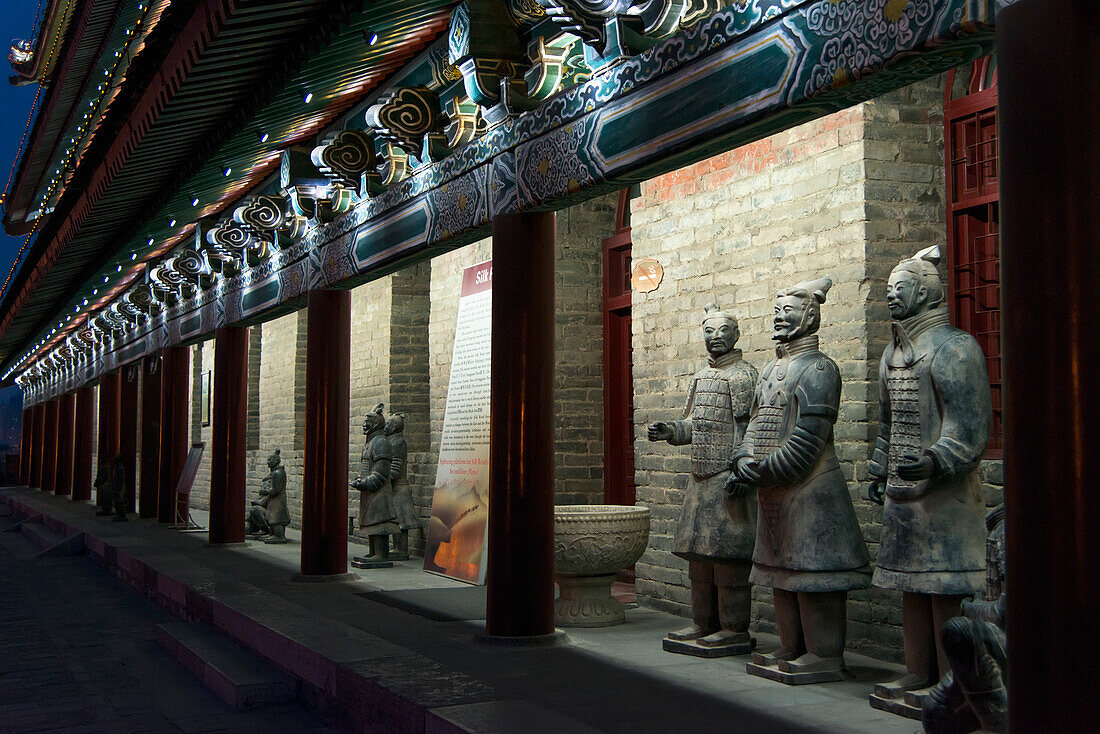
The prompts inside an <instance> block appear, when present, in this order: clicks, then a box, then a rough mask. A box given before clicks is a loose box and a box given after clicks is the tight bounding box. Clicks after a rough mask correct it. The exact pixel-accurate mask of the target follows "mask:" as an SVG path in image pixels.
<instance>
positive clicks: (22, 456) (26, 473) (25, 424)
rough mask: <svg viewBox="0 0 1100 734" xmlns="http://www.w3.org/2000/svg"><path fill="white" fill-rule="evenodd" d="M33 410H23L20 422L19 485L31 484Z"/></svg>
mask: <svg viewBox="0 0 1100 734" xmlns="http://www.w3.org/2000/svg"><path fill="white" fill-rule="evenodd" d="M33 410H34V408H33V407H31V408H23V415H22V418H21V420H20V422H19V483H20V484H22V485H24V486H28V485H29V484H30V483H31V453H30V451H31V438H30V436H31V420H32V411H33Z"/></svg>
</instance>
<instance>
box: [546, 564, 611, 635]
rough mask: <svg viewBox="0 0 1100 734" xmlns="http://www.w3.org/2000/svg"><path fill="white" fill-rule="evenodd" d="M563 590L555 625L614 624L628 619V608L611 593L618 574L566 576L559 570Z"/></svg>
mask: <svg viewBox="0 0 1100 734" xmlns="http://www.w3.org/2000/svg"><path fill="white" fill-rule="evenodd" d="M554 580H555V581H557V582H558V588H559V589H560V591H561V593H560V595H559V596H558V598H557V599H555V600H554V626H555V627H611V626H613V625H616V624H622V623H624V622H625V621H626V610H625V608H624V607H623V605H622V603H621V602H619V600H618V599H616V598H614V597H613V596H611V584H612V583H614V581H615V574H607V575H603V576H564V575H561V574H556V575H555V576H554Z"/></svg>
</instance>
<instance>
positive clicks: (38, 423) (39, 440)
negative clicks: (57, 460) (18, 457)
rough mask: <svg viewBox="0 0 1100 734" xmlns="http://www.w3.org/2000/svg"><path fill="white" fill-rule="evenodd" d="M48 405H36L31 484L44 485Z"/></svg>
mask: <svg viewBox="0 0 1100 734" xmlns="http://www.w3.org/2000/svg"><path fill="white" fill-rule="evenodd" d="M45 418H46V405H45V403H39V404H38V405H36V406H34V427H33V429H32V431H33V434H32V436H31V452H32V453H31V486H32V487H41V486H42V446H43V444H44V443H45V428H46V424H45Z"/></svg>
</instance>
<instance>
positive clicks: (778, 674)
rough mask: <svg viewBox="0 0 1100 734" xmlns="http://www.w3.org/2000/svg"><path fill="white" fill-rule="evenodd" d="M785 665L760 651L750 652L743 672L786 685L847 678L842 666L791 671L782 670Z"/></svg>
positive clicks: (782, 661)
mask: <svg viewBox="0 0 1100 734" xmlns="http://www.w3.org/2000/svg"><path fill="white" fill-rule="evenodd" d="M785 667H787V661H786V660H780V661H778V662H772V661H771V660H769V659H768V658H766V657H765V656H763V655H761V654H760V653H756V652H754V653H753V654H752V662H751V663H746V664H745V672H746V673H748V674H749V675H755V676H759V677H761V678H767V679H768V680H774V681H778V682H780V683H785V684H786V685H788V686H804V685H809V684H810V683H833V682H835V681H842V680H845V679H846V678H848V671H847V670H845V669H844V668H841V669H839V670H816V671H808V672H793V671H791V670H789V669H788V670H784V668H785Z"/></svg>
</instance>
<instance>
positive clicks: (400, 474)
mask: <svg viewBox="0 0 1100 734" xmlns="http://www.w3.org/2000/svg"><path fill="white" fill-rule="evenodd" d="M386 438H388V439H389V441H390V448H391V449H392V450H393V460H392V461H391V462H390V485H391V486H392V487H393V506H394V510H395V511H396V512H397V523H398V531H397V534H396V535H394V536H393V539H394V540H393V544H394V550H395V551H397V553H399V554H400V555H403V556H405V557H408V555H409V531H410V530H413V529H414V528H419V527H420V518H418V517H417V515H416V507H415V506H414V505H413V499H412V492H411V491H410V490H409V480H408V468H409V444H408V442H406V441H405V416H404V414H403V413H394V414H392V415H391V416H390V417H389V418H387V419H386Z"/></svg>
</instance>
